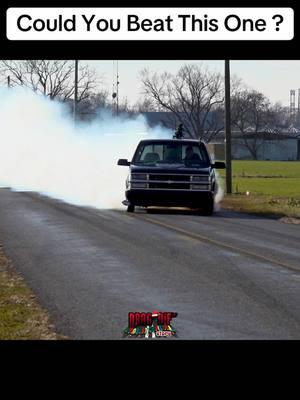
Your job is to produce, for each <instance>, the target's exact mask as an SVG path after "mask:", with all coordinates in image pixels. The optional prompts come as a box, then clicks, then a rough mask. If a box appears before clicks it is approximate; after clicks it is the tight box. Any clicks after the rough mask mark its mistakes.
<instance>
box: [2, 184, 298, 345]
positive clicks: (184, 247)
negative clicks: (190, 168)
mask: <svg viewBox="0 0 300 400" xmlns="http://www.w3.org/2000/svg"><path fill="white" fill-rule="evenodd" d="M0 242H1V243H2V244H3V245H4V247H5V250H6V253H7V254H8V256H9V257H10V258H11V259H12V260H13V262H14V264H15V266H16V268H17V270H18V271H19V272H21V273H22V275H23V276H24V277H25V279H26V281H27V283H28V285H29V286H30V287H31V288H32V289H33V291H34V293H35V294H36V295H37V297H38V299H39V301H40V303H41V304H42V305H43V306H44V307H45V308H46V309H47V310H48V311H49V313H50V315H51V318H52V320H53V322H54V324H55V325H56V327H57V330H58V331H59V332H60V333H63V334H65V335H68V336H69V337H70V338H72V339H121V338H122V331H123V329H124V328H125V327H126V325H127V316H128V312H129V311H153V310H154V309H158V310H160V311H175V312H177V313H178V316H177V318H176V319H174V320H173V326H174V327H175V328H176V329H177V332H178V338H179V339H299V338H300V225H292V224H285V223H282V222H279V221H275V220H271V219H265V218H258V217H253V216H248V215H245V214H238V213H232V212H226V211H221V212H219V213H217V214H215V215H214V216H213V217H205V216H199V215H193V214H192V213H190V212H175V211H172V212H165V211H164V212H159V211H157V210H156V211H155V212H151V213H146V212H145V211H144V210H143V209H140V210H137V212H136V213H135V214H127V213H126V212H125V211H124V210H94V209H90V208H84V207H76V206H72V205H69V204H65V203H62V202H60V201H57V200H53V199H49V198H45V197H42V196H40V195H38V194H34V193H15V192H11V191H9V190H7V189H1V190H0ZM130 340H134V339H130ZM152 340H154V339H152ZM155 340H159V339H155ZM161 340H168V339H161Z"/></svg>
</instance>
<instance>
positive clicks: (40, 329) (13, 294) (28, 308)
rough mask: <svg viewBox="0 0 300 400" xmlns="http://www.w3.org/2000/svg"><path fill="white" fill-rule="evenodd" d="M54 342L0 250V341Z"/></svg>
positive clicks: (32, 298)
mask: <svg viewBox="0 0 300 400" xmlns="http://www.w3.org/2000/svg"><path fill="white" fill-rule="evenodd" d="M23 339H31V340H40V339H46V340H56V339H64V337H63V336H60V335H58V334H56V332H55V330H54V327H53V326H52V325H50V323H49V317H48V314H47V312H46V311H45V310H43V309H42V308H41V307H40V305H39V304H38V303H37V301H36V298H35V296H34V295H33V293H32V292H31V290H30V289H29V288H28V287H27V286H26V284H25V282H24V280H23V279H22V277H21V276H20V275H19V274H17V273H16V272H15V271H14V269H13V267H12V265H11V262H10V261H9V260H8V259H7V258H6V256H5V254H4V252H3V250H2V248H1V246H0V340H23Z"/></svg>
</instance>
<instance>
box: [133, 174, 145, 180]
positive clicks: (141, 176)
mask: <svg viewBox="0 0 300 400" xmlns="http://www.w3.org/2000/svg"><path fill="white" fill-rule="evenodd" d="M130 179H131V180H132V181H146V180H147V174H131V175H130Z"/></svg>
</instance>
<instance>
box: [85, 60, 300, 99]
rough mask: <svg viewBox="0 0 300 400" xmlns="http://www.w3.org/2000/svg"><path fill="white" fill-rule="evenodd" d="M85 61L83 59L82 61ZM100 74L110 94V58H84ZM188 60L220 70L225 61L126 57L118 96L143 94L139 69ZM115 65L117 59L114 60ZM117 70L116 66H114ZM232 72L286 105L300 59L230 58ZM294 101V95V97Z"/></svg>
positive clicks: (299, 73) (298, 82)
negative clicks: (232, 59)
mask: <svg viewBox="0 0 300 400" xmlns="http://www.w3.org/2000/svg"><path fill="white" fill-rule="evenodd" d="M83 62H86V61H83ZM87 62H88V63H89V64H90V65H91V66H92V67H94V68H95V69H96V71H97V72H98V73H99V75H101V76H102V80H103V83H102V88H105V89H107V90H108V91H109V92H110V93H112V88H113V61H112V60H101V61H87ZM188 63H194V64H201V63H202V64H203V65H204V66H207V67H208V68H209V69H210V70H211V71H217V72H222V73H223V70H224V61H222V60H220V61H199V60H196V61H195V60H179V61H172V60H156V61H153V60H139V61H136V60H132V61H130V60H127V61H123V60H121V61H119V62H118V64H119V76H120V78H119V81H120V85H119V97H120V99H122V98H125V97H127V98H128V100H129V102H130V103H131V104H133V103H135V102H136V101H137V100H138V98H139V97H141V96H142V94H141V93H142V87H141V83H140V78H139V72H140V71H141V70H142V69H144V68H148V69H150V70H151V71H153V72H155V71H157V72H164V71H168V72H171V73H174V72H176V71H178V69H179V68H180V67H181V66H182V65H184V64H188ZM115 66H116V62H115ZM115 69H116V67H115ZM231 72H232V74H236V75H237V76H239V77H240V78H242V79H243V80H244V82H245V83H246V84H247V85H248V86H249V87H251V88H253V89H256V90H259V91H261V92H263V93H264V94H265V95H267V96H268V97H269V98H270V99H271V101H273V102H277V101H280V102H281V103H282V104H283V105H289V94H290V89H296V91H298V88H300V60H296V61H289V60H275V61H265V60H263V61H262V60H259V61H256V60H243V61H231ZM296 102H297V98H296Z"/></svg>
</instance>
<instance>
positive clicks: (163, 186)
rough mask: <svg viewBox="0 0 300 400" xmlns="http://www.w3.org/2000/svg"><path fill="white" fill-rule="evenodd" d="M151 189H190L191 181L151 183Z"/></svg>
mask: <svg viewBox="0 0 300 400" xmlns="http://www.w3.org/2000/svg"><path fill="white" fill-rule="evenodd" d="M149 189H186V190H189V189H190V184H189V183H173V182H170V183H168V182H158V183H149Z"/></svg>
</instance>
